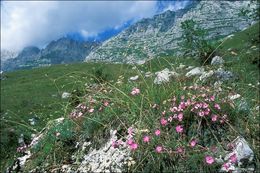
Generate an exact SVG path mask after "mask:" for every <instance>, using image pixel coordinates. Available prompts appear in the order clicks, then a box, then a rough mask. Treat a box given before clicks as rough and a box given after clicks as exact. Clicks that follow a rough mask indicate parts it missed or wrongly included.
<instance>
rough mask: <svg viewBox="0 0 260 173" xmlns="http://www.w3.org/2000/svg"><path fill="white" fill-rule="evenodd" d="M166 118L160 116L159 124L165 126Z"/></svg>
mask: <svg viewBox="0 0 260 173" xmlns="http://www.w3.org/2000/svg"><path fill="white" fill-rule="evenodd" d="M166 124H167V120H166V119H165V118H161V125H162V126H166Z"/></svg>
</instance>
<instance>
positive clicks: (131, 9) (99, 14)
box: [1, 1, 156, 50]
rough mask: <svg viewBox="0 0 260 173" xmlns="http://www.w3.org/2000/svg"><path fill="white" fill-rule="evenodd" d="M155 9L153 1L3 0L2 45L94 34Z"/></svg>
mask: <svg viewBox="0 0 260 173" xmlns="http://www.w3.org/2000/svg"><path fill="white" fill-rule="evenodd" d="M155 13H156V1H108V2H106V1H74V2H71V1H3V2H1V48H2V49H9V50H21V49H22V48H23V47H25V46H30V45H36V46H42V45H45V44H46V43H48V42H49V41H51V40H55V39H58V38H60V37H62V36H64V35H66V34H67V33H68V32H81V33H82V34H83V35H85V36H93V35H95V34H97V33H98V32H100V31H102V30H104V29H106V28H111V27H118V26H120V25H122V24H123V23H124V22H126V21H128V20H130V19H133V20H138V19H140V18H143V17H151V16H152V15H153V14H155Z"/></svg>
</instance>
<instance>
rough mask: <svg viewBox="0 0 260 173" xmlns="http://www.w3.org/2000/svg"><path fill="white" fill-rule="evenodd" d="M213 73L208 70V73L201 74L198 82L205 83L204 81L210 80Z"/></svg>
mask: <svg viewBox="0 0 260 173" xmlns="http://www.w3.org/2000/svg"><path fill="white" fill-rule="evenodd" d="M213 74H214V72H213V70H210V71H209V72H203V73H202V75H201V76H200V78H199V80H200V81H205V80H206V79H208V78H210V77H211V76H213Z"/></svg>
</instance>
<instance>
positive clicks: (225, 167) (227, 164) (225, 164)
mask: <svg viewBox="0 0 260 173" xmlns="http://www.w3.org/2000/svg"><path fill="white" fill-rule="evenodd" d="M222 167H223V168H224V169H225V170H226V171H227V170H228V168H229V167H230V163H224V164H223V165H222Z"/></svg>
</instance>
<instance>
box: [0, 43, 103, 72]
mask: <svg viewBox="0 0 260 173" xmlns="http://www.w3.org/2000/svg"><path fill="white" fill-rule="evenodd" d="M97 46H99V43H98V42H79V41H75V40H72V39H69V38H61V39H58V40H56V41H52V42H51V43H49V44H48V45H47V46H46V48H44V49H42V50H40V49H39V48H37V47H34V46H30V47H26V48H24V49H23V50H22V51H21V52H20V53H19V54H18V56H16V57H13V58H9V59H7V60H5V61H4V62H3V64H1V67H2V69H3V71H12V70H17V69H31V68H34V67H41V66H49V65H51V64H64V63H72V62H82V61H83V60H84V59H85V57H86V56H87V55H88V54H89V53H90V52H91V51H92V50H93V49H95V48H96V47H97ZM1 54H2V53H1ZM1 57H2V55H1Z"/></svg>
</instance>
